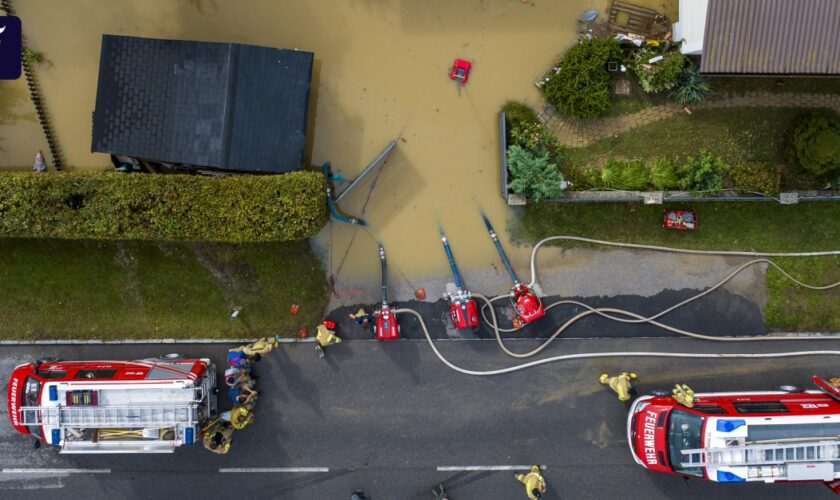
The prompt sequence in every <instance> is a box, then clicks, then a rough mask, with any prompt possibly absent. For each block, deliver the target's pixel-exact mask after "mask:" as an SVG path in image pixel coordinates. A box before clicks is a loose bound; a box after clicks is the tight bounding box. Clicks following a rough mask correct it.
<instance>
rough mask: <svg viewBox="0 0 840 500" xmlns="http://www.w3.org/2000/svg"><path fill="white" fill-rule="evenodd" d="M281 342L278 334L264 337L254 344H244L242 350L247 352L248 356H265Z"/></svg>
mask: <svg viewBox="0 0 840 500" xmlns="http://www.w3.org/2000/svg"><path fill="white" fill-rule="evenodd" d="M279 344H280V341H279V340H278V338H277V336H274V337H271V338H267V337H263V338H261V339H259V340H257V341H256V342H254V343H253V344H248V345H246V346H242V352H244V353H245V355H246V356H256V355H258V354H259V355H260V356H264V355H266V354H268V353H270V352H271V351H272V349H274V348H275V347H277V346H278V345H279Z"/></svg>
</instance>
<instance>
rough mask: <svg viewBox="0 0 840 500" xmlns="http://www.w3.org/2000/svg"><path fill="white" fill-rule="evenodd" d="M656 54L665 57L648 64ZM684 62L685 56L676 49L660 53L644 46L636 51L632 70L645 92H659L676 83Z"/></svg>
mask: <svg viewBox="0 0 840 500" xmlns="http://www.w3.org/2000/svg"><path fill="white" fill-rule="evenodd" d="M658 55H663V56H665V59H663V60H661V61H658V62H656V63H653V64H648V61H649V60H650V59H651V58H653V57H656V56H658ZM685 63H686V57H685V56H684V55H682V54H681V53H680V52H679V51H677V50H675V51H672V52H668V53H666V54H660V53H659V51H657V50H654V49H651V48H649V47H646V48H643V49H640V50H638V51H636V54H635V55H634V63H633V72H634V73H636V76H637V77H638V78H639V84H641V86H642V90H644V91H645V92H661V91H663V90H668V89H670V88H672V87H674V86H675V85H676V84H677V79H678V78H679V77H680V74H681V73H682V70H683V67H684V66H685Z"/></svg>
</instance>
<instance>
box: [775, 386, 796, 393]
mask: <svg viewBox="0 0 840 500" xmlns="http://www.w3.org/2000/svg"><path fill="white" fill-rule="evenodd" d="M776 390H777V391H782V392H802V389H800V388H799V387H796V386H795V385H777V386H776Z"/></svg>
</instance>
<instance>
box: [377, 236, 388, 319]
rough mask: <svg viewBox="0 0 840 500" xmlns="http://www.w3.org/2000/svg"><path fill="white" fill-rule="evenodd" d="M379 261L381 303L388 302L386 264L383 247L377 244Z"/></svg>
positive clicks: (385, 303)
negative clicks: (380, 270) (380, 268)
mask: <svg viewBox="0 0 840 500" xmlns="http://www.w3.org/2000/svg"><path fill="white" fill-rule="evenodd" d="M379 262H380V264H381V265H382V305H387V304H388V287H387V286H386V281H385V274H386V272H387V266H386V264H385V249H384V248H383V247H382V245H379Z"/></svg>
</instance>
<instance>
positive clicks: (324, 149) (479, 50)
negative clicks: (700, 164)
mask: <svg viewBox="0 0 840 500" xmlns="http://www.w3.org/2000/svg"><path fill="white" fill-rule="evenodd" d="M642 3H644V4H645V5H646V6H651V7H654V8H661V5H659V4H661V3H663V2H661V1H658V2H642ZM674 3H675V2H674ZM670 4H671V3H670V2H669V5H670ZM606 6H607V0H576V1H562V2H560V1H547V0H532V1H531V2H522V1H519V0H484V1H479V0H474V1H461V2H449V1H446V0H431V1H426V2H416V1H414V0H327V1H321V2H305V1H295V2H291V1H282V2H280V1H273V0H248V1H237V2H233V1H224V0H215V1H214V0H181V1H175V0H135V1H129V0H112V1H107V2H106V1H102V0H75V1H73V2H66V1H63V0H40V1H38V2H23V1H16V2H15V7H16V9H17V14H18V15H19V16H20V17H21V18H22V20H23V25H24V33H25V36H26V37H27V40H28V43H29V45H30V46H31V47H32V48H33V49H34V50H36V51H39V52H43V53H44V55H45V56H46V59H47V60H48V62H47V63H45V64H42V65H40V66H39V67H38V69H37V74H38V78H39V80H40V84H41V87H42V89H43V96H44V98H45V100H46V103H47V107H48V109H49V113H50V114H51V116H52V122H53V126H54V128H55V132H56V135H57V137H58V141H59V143H60V145H61V148H62V150H63V151H64V155H65V161H66V164H67V165H70V166H73V167H75V168H106V167H107V166H108V165H109V159H108V158H107V157H106V155H103V154H91V153H90V142H91V139H90V135H91V113H92V111H93V105H94V100H95V95H96V81H97V74H98V67H99V47H100V37H101V35H102V34H104V33H112V34H123V35H137V36H145V37H159V38H176V39H188V40H206V41H230V42H239V43H248V44H256V45H263V46H275V47H286V48H299V49H302V50H307V51H312V52H314V53H315V59H316V63H315V72H314V75H313V89H312V92H313V105H314V107H313V109H312V111H311V113H310V120H311V122H312V125H314V126H312V127H311V132H310V137H309V143H310V146H309V154H310V156H311V162H312V163H313V164H315V165H320V164H321V163H323V162H324V161H331V162H332V164H333V168H334V169H335V170H339V171H340V172H341V174H343V175H344V176H345V177H353V176H354V175H355V174H357V173H358V172H359V171H360V170H361V169H362V168H363V167H364V165H365V164H367V162H368V161H370V160H371V159H372V158H373V157H374V156H375V155H376V154H377V153H378V152H379V151H380V150H381V149H382V148H383V147H384V146H385V145H386V144H387V143H388V141H390V140H392V139H396V140H397V141H398V147H397V149H396V150H395V151H394V153H393V154H392V156H391V158H390V160H389V161H388V164H387V166H386V168H385V169H384V170H383V172H382V174H381V176H380V177H379V178H378V180H377V182H376V185H375V189H373V191H372V195H371V196H370V198H369V199H368V192H369V187H370V184H371V182H372V178H373V177H374V176H371V181H366V182H365V183H364V184H362V185H361V186H360V187H359V188H357V189H356V190H355V191H354V192H353V193H352V194H351V195H348V197H347V198H346V199H345V200H344V201H343V203H342V206H343V208H344V209H345V210H346V211H347V212H349V213H351V214H353V215H361V214H362V212H363V207H365V206H366V209H365V210H364V218H365V219H367V220H368V221H369V223H370V228H369V232H368V231H365V230H362V229H358V228H357V227H355V226H348V225H346V224H341V223H333V224H332V226H331V227H330V226H328V227H327V228H326V229H325V230H324V231H323V232H322V233H321V234H320V235H319V236H318V237H317V238H316V239H315V245H316V248H318V249H319V250H320V251H321V253H322V255H323V257H324V261H325V266H326V267H329V268H331V269H332V272H333V273H335V272H336V271H337V270H338V268H339V266H340V265H341V262H342V260H343V259H344V260H343V265H341V273H340V274H339V275H338V276H336V280H337V286H339V287H341V286H342V285H343V284H345V285H346V284H348V283H351V282H352V281H354V280H357V279H360V278H362V277H371V276H378V272H377V269H378V263H377V257H376V250H375V248H376V246H375V240H378V241H381V242H383V243H384V244H385V246H386V249H387V251H388V256H389V261H390V263H391V264H392V266H393V267H394V268H395V271H394V272H395V273H397V274H395V275H394V276H392V278H394V279H397V278H398V277H399V274H398V273H400V272H401V273H403V274H405V275H406V276H412V277H413V276H425V275H430V274H442V273H447V272H448V270H447V265H446V260H445V258H444V255H443V252H442V250H441V248H440V242H439V238H438V226H442V227H444V228H445V229H446V231H447V233H448V236H449V237H450V240H451V241H452V245H453V249H454V252H455V255H456V258H457V259H458V261H459V263H460V264H461V265H462V267H464V268H465V269H469V268H477V267H486V266H488V265H491V264H497V265H498V258H497V256H496V253H495V250H494V248H493V246H492V244H491V242H490V241H489V238H488V237H487V234H486V232H485V230H484V228H483V225H482V223H481V219H480V217H479V215H478V211H479V208H482V209H483V210H484V211H485V212H486V213H487V214H488V215H489V217H490V219H491V220H492V221H494V223H495V225H496V229H497V231H499V233H500V234H501V236H502V239H503V241H506V240H507V237H506V234H505V233H506V231H505V226H506V219H507V217H508V216H509V215H510V212H509V209H508V208H507V207H506V206H505V204H504V202H503V200H502V198H501V196H500V195H499V187H498V185H499V180H498V168H497V162H498V143H497V139H496V135H497V112H498V110H499V107H500V106H501V105H502V103H503V102H504V101H506V100H508V99H516V100H522V101H525V102H527V103H530V104H532V105H534V106H538V105H539V104H540V103H541V98H540V95H539V93H538V91H537V90H536V88H535V87H534V85H533V81H534V80H535V79H536V77H537V76H538V75H540V74H541V73H542V72H543V71H544V70H545V69H546V67H547V66H548V65H550V64H551V62H552V60H553V59H554V58H555V57H556V56H557V55H558V54H560V53H561V52H562V51H563V50H564V49H565V48H566V47H568V46H569V45H570V44H571V43H573V42H574V40H575V37H576V34H575V20H576V19H577V18H578V17H579V16H580V14H581V13H583V12H584V11H585V10H587V9H592V8H594V9H597V10H599V11H600V12H601V16H602V19H603V17H604V16H605V9H606ZM456 57H458V58H463V59H467V60H470V61H472V62H473V70H472V73H471V75H470V80H469V83H468V84H467V86H466V87H465V88H463V89H462V90H461V91H460V92H459V90H458V88H457V87H456V85H455V84H454V83H453V82H452V81H451V80H450V79H449V78H448V71H449V68H450V65H451V64H452V61H453V59H455V58H456ZM0 90H2V96H0V112H2V121H0V138H2V140H0V148H2V149H0V165H2V166H5V167H6V168H8V167H9V166H29V165H31V164H32V157H33V156H34V153H35V151H36V150H37V149H39V148H41V149H46V147H45V146H46V145H45V144H44V141H43V138H42V135H41V133H40V130H39V128H38V126H37V119H36V118H35V115H34V110H32V109H30V108H31V103H29V101H28V98H27V96H26V93H25V92H26V91H25V85H24V84H23V82H22V81H18V82H12V83H3V84H2V87H0ZM351 242H352V245H351ZM348 248H349V250H348ZM508 248H509V250H510V251H511V254H512V255H511V257H512V260H513V261H514V266H516V267H517V268H518V269H520V270H521V273H522V274H523V275H525V274H527V272H526V265H527V254H526V253H525V251H524V249H523V250H519V251H517V250H515V249H514V248H512V247H510V245H508ZM499 267H500V266H499ZM523 277H525V276H523ZM504 283H505V284H506V283H507V281H505V282H504ZM501 285H502V284H500V286H501Z"/></svg>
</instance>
